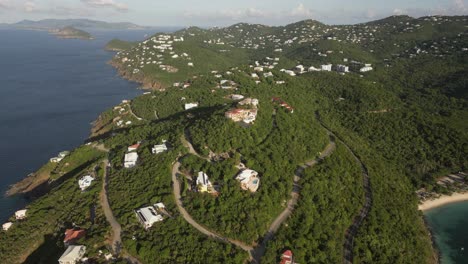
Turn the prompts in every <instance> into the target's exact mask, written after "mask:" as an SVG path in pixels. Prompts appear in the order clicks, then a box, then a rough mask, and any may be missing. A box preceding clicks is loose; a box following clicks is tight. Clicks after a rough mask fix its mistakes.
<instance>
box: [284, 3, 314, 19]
mask: <svg viewBox="0 0 468 264" xmlns="http://www.w3.org/2000/svg"><path fill="white" fill-rule="evenodd" d="M289 14H290V16H291V17H301V18H304V17H311V16H312V14H313V12H312V10H311V9H309V8H307V7H305V6H304V4H302V3H300V4H299V5H298V6H297V7H296V8H294V9H293V10H291V12H290V13H289Z"/></svg>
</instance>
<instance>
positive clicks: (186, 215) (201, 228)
mask: <svg viewBox="0 0 468 264" xmlns="http://www.w3.org/2000/svg"><path fill="white" fill-rule="evenodd" d="M179 168H180V162H179V161H176V162H175V163H174V165H173V166H172V182H173V185H172V186H173V191H174V198H175V200H176V204H177V208H178V210H179V212H180V214H181V215H182V217H183V218H184V219H185V221H187V223H189V224H190V225H191V226H193V227H194V228H195V229H197V230H198V231H200V232H201V233H203V234H205V235H207V236H209V237H212V238H215V239H218V240H221V241H223V242H227V243H231V244H233V245H236V246H238V247H240V248H242V249H243V250H245V251H248V252H250V251H251V250H252V249H253V248H252V246H249V245H247V244H244V243H242V242H240V241H237V240H233V239H229V238H226V237H223V236H221V235H219V234H217V233H215V232H213V231H210V230H208V229H207V228H205V227H204V226H202V225H200V224H199V223H197V222H196V221H195V220H194V219H193V218H192V216H191V215H190V214H189V213H188V212H187V210H185V208H184V206H183V204H182V197H181V196H180V182H179V179H178V175H181V173H180V171H179Z"/></svg>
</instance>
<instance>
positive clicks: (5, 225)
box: [2, 222, 13, 231]
mask: <svg viewBox="0 0 468 264" xmlns="http://www.w3.org/2000/svg"><path fill="white" fill-rule="evenodd" d="M11 226H13V223H12V222H7V223H4V224H3V225H2V228H3V231H8V229H10V227H11Z"/></svg>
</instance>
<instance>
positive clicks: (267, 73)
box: [263, 72, 273, 78]
mask: <svg viewBox="0 0 468 264" xmlns="http://www.w3.org/2000/svg"><path fill="white" fill-rule="evenodd" d="M263 77H265V78H268V77H273V73H272V72H265V73H264V74H263Z"/></svg>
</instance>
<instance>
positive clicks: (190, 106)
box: [184, 103, 198, 110]
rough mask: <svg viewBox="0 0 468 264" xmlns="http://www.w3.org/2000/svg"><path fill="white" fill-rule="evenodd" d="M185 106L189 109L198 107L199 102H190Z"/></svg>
mask: <svg viewBox="0 0 468 264" xmlns="http://www.w3.org/2000/svg"><path fill="white" fill-rule="evenodd" d="M184 107H185V110H189V109H192V108H196V107H198V103H188V104H185V106H184Z"/></svg>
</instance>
